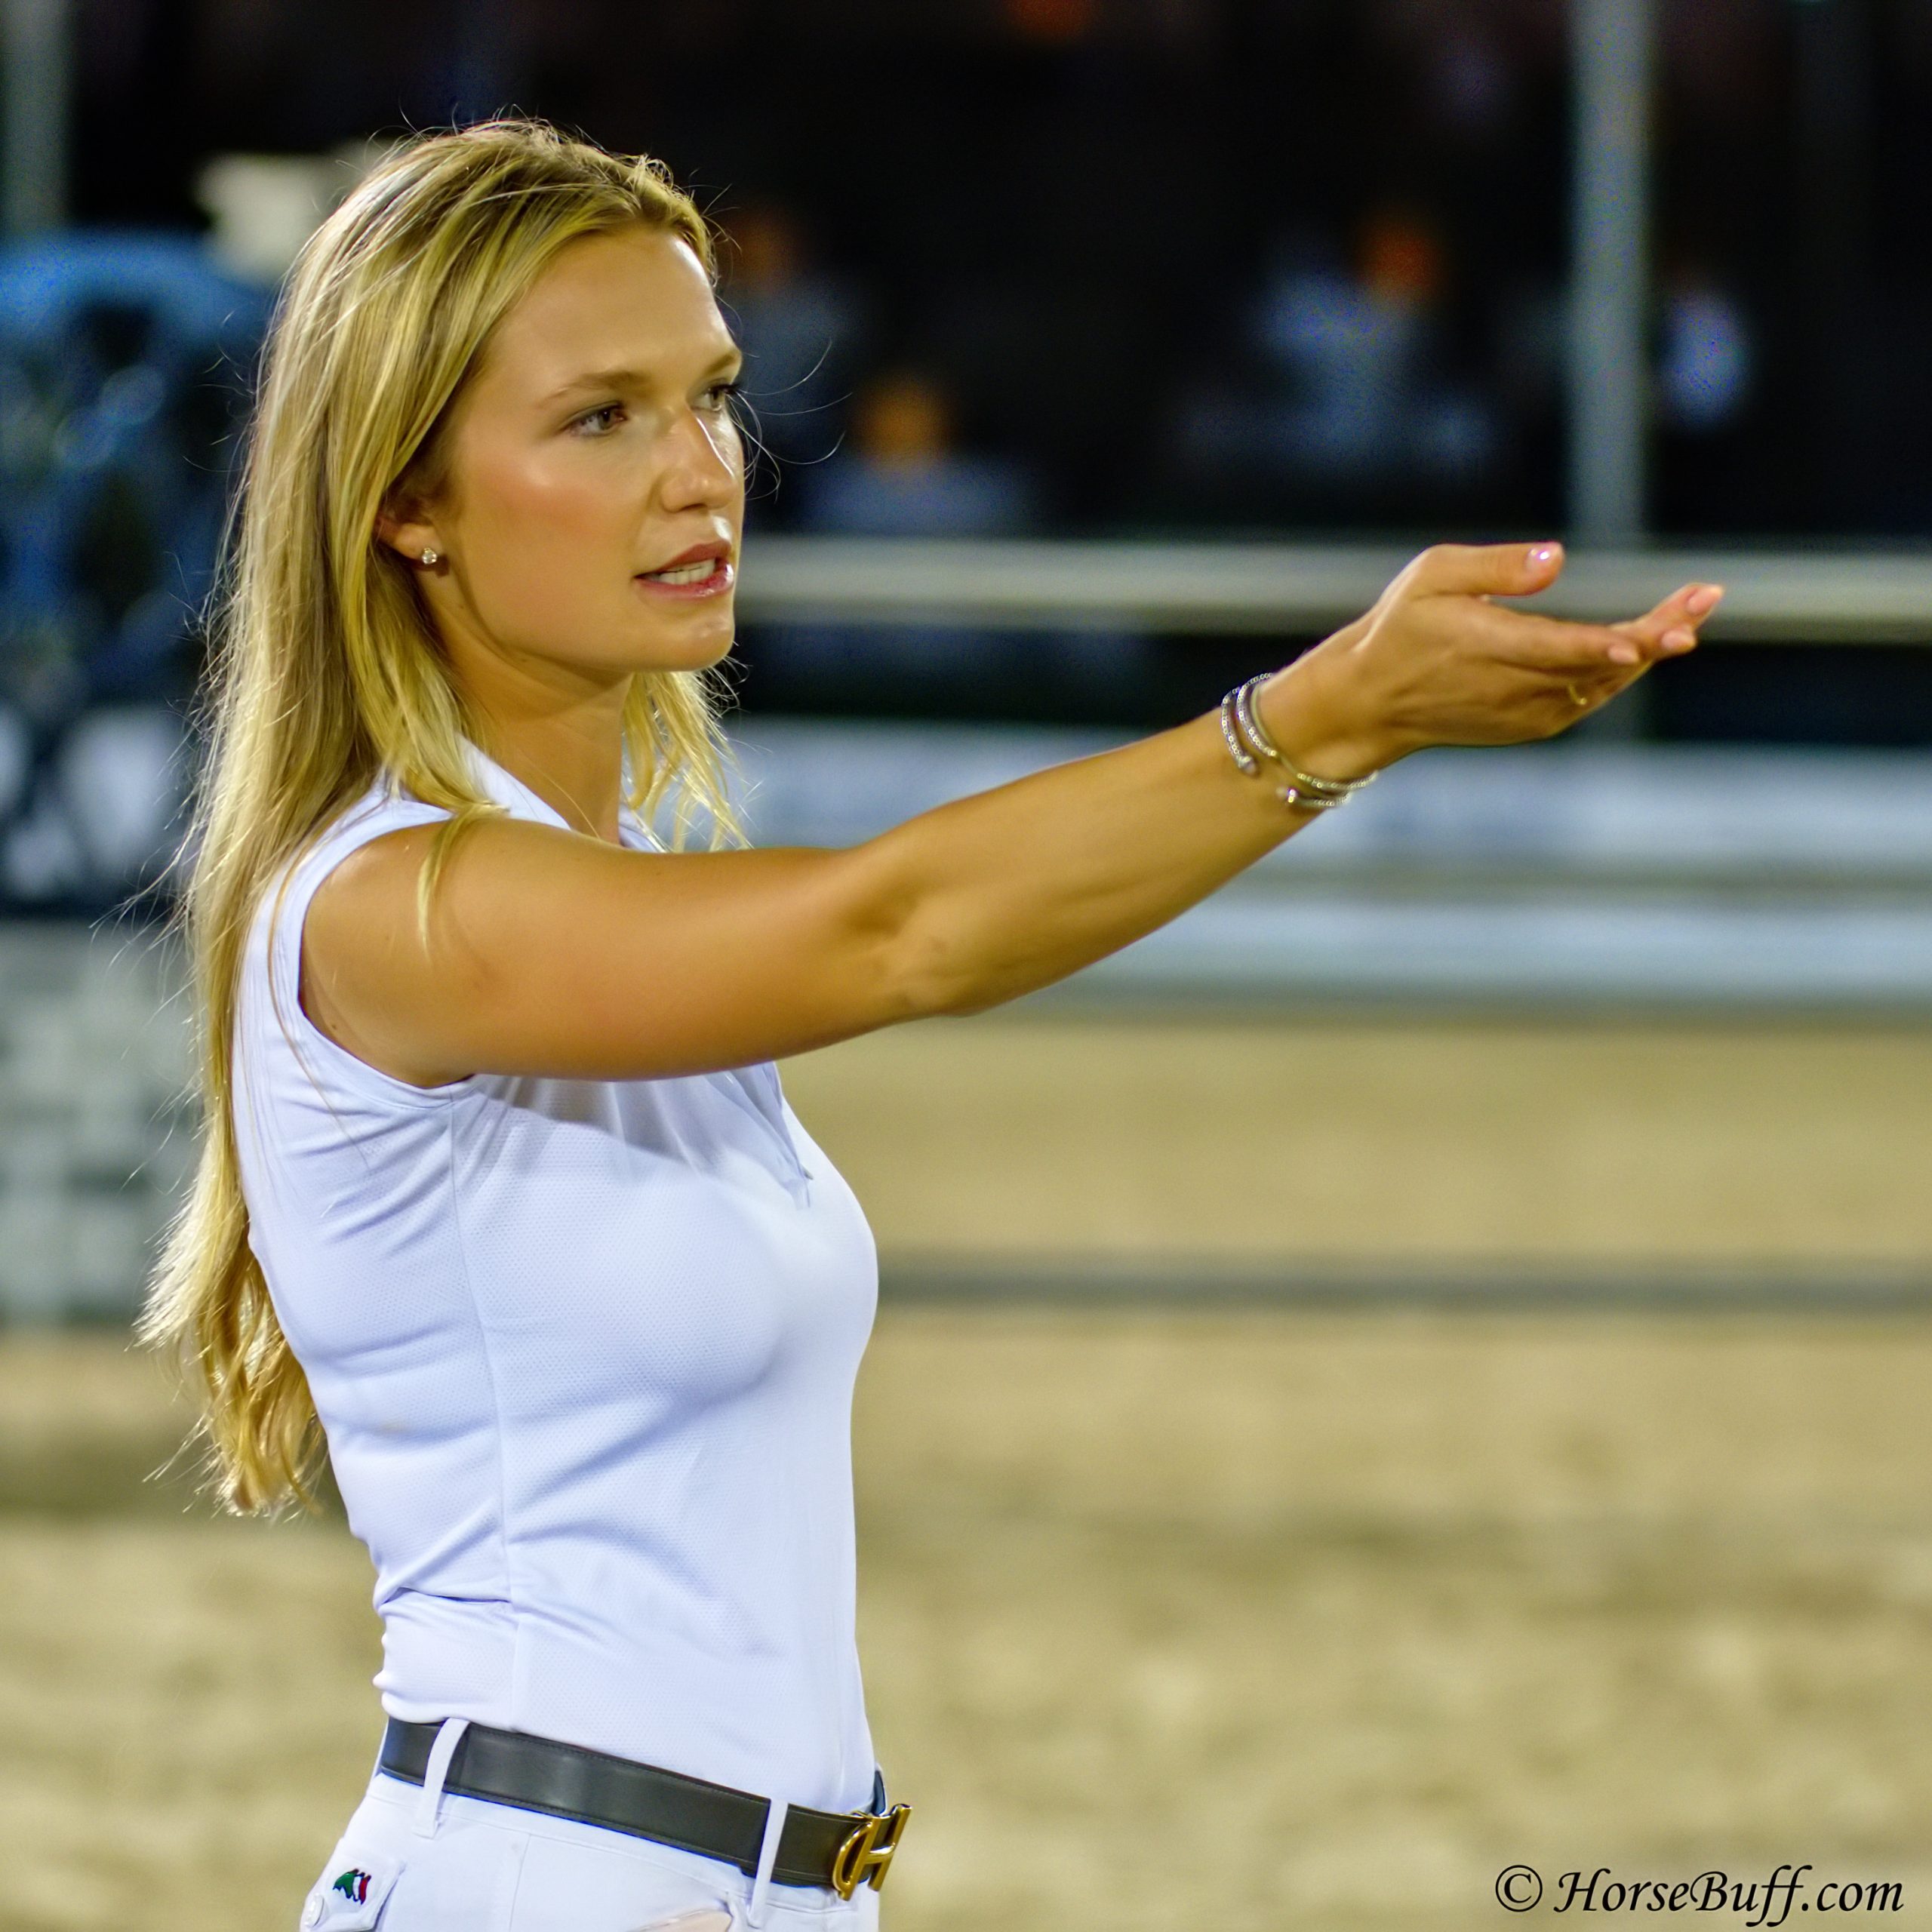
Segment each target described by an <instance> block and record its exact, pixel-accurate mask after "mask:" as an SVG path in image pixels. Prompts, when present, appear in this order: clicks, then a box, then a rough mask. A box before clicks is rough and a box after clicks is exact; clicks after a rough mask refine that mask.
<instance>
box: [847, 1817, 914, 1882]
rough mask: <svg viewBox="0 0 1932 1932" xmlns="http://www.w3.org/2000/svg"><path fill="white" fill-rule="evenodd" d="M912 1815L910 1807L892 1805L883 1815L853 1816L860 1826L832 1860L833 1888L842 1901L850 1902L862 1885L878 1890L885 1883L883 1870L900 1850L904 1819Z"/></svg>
mask: <svg viewBox="0 0 1932 1932" xmlns="http://www.w3.org/2000/svg"><path fill="white" fill-rule="evenodd" d="M852 1816H853V1817H855V1818H857V1819H858V1820H860V1824H859V1827H858V1829H857V1830H856V1831H855V1832H853V1834H852V1835H851V1837H850V1838H848V1839H847V1840H846V1841H845V1842H844V1844H841V1846H840V1847H838V1855H837V1856H836V1857H835V1858H834V1859H833V1860H832V1890H834V1891H835V1892H836V1893H837V1894H838V1896H839V1897H841V1899H849V1898H850V1897H851V1896H852V1894H854V1892H856V1891H857V1890H858V1889H859V1887H860V1884H869V1885H870V1886H871V1887H872V1890H874V1891H877V1890H878V1889H879V1887H881V1886H882V1885H883V1884H884V1883H885V1872H886V1867H887V1866H889V1865H890V1864H891V1863H892V1854H894V1852H895V1851H897V1850H898V1849H899V1841H900V1837H901V1836H902V1835H903V1833H904V1832H905V1829H906V1820H907V1819H908V1818H909V1817H911V1816H912V1806H911V1805H909V1804H895V1805H894V1806H893V1807H892V1808H891V1810H889V1811H884V1812H873V1811H854V1813H853V1814H852Z"/></svg>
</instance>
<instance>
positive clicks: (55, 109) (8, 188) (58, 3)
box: [0, 0, 69, 235]
mask: <svg viewBox="0 0 1932 1932" xmlns="http://www.w3.org/2000/svg"><path fill="white" fill-rule="evenodd" d="M68 25H69V23H68V0H4V7H0V59H4V60H5V81H4V90H5V91H4V97H0V113H4V115H5V129H4V131H3V132H0V219H4V222H5V229H6V232H7V233H8V235H38V234H41V233H43V232H45V231H46V230H47V229H51V228H58V227H60V226H62V225H63V223H65V222H66V219H67V111H68V85H69V75H68Z"/></svg>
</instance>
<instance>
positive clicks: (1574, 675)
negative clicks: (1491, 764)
mask: <svg viewBox="0 0 1932 1932" xmlns="http://www.w3.org/2000/svg"><path fill="white" fill-rule="evenodd" d="M1562 570H1563V550H1562V546H1561V545H1560V544H1556V543H1539V544H1535V545H1524V544H1520V543H1508V544H1497V545H1494V546H1486V547H1475V546H1467V545H1463V544H1454V543H1444V544H1440V545H1438V546H1436V547H1435V549H1429V550H1425V551H1424V552H1423V553H1422V555H1420V556H1419V557H1418V558H1416V560H1415V561H1414V563H1412V564H1411V565H1409V567H1408V568H1407V570H1405V571H1403V572H1402V574H1401V576H1400V577H1397V578H1396V579H1395V582H1394V583H1392V584H1390V585H1389V588H1388V589H1386V590H1385V591H1384V592H1383V593H1382V595H1381V596H1380V598H1378V599H1377V601H1376V604H1375V606H1374V608H1373V609H1372V610H1371V611H1368V612H1367V613H1366V614H1364V616H1362V617H1358V618H1357V619H1356V620H1355V622H1354V623H1352V624H1350V625H1349V626H1346V629H1342V630H1340V631H1337V632H1336V633H1335V635H1334V636H1333V637H1331V638H1328V639H1327V640H1326V641H1324V643H1322V644H1320V645H1317V646H1316V647H1315V649H1314V650H1312V651H1309V652H1308V653H1306V654H1305V655H1304V656H1303V657H1299V658H1297V660H1295V662H1294V663H1293V664H1291V665H1290V666H1288V667H1287V669H1285V670H1283V671H1280V672H1277V673H1276V674H1275V675H1274V676H1273V677H1272V678H1270V679H1269V681H1268V682H1267V683H1266V684H1265V685H1262V686H1261V687H1260V689H1259V690H1258V691H1257V692H1256V694H1255V699H1256V703H1257V706H1259V707H1260V714H1261V721H1262V723H1263V725H1264V726H1265V727H1266V729H1267V731H1269V734H1270V735H1271V736H1272V737H1273V738H1274V739H1275V742H1276V743H1278V744H1279V745H1280V746H1281V748H1282V749H1283V750H1284V752H1286V753H1287V755H1288V756H1289V757H1290V758H1293V759H1294V761H1295V762H1296V763H1297V764H1300V765H1301V766H1302V767H1303V769H1305V770H1306V771H1312V772H1313V773H1314V774H1315V775H1316V776H1317V777H1324V778H1356V777H1362V776H1364V775H1365V774H1367V773H1369V772H1371V771H1379V770H1380V768H1382V767H1383V766H1384V765H1387V764H1394V763H1395V761H1396V760H1397V759H1398V758H1404V757H1406V756H1407V755H1408V754H1409V753H1410V752H1414V751H1420V750H1421V749H1423V746H1426V745H1509V744H1520V743H1523V742H1524V741H1525V740H1530V739H1534V738H1550V737H1555V735H1556V734H1557V733H1558V732H1559V731H1564V730H1565V729H1567V728H1568V727H1569V726H1571V725H1572V724H1575V723H1576V722H1577V720H1578V719H1579V718H1587V717H1588V716H1589V714H1590V713H1591V712H1592V711H1594V710H1595V709H1598V707H1599V706H1601V705H1603V704H1605V703H1607V702H1608V701H1609V700H1611V698H1613V697H1616V696H1617V694H1618V693H1619V692H1620V691H1623V690H1624V689H1626V688H1627V687H1628V686H1629V685H1632V684H1634V683H1635V681H1636V680H1637V679H1638V678H1641V676H1642V675H1644V672H1646V671H1647V670H1648V669H1650V667H1651V666H1652V665H1653V664H1654V663H1657V661H1658V660H1660V658H1665V657H1681V655H1682V654H1684V652H1685V651H1690V650H1691V649H1693V648H1694V647H1695V645H1696V644H1697V629H1698V626H1700V624H1702V623H1703V621H1704V620H1705V619H1706V618H1707V617H1709V615H1710V614H1711V613H1712V611H1714V610H1715V609H1716V608H1717V605H1718V599H1719V598H1721V597H1722V596H1723V595H1724V592H1723V591H1722V589H1721V588H1720V587H1719V586H1717V585H1715V584H1696V583H1694V584H1686V585H1685V586H1684V587H1683V588H1682V589H1680V590H1678V591H1675V592H1672V595H1669V597H1666V598H1665V599H1664V600H1663V602H1662V603H1661V604H1660V605H1657V608H1655V609H1654V610H1653V611H1650V612H1649V613H1647V614H1646V615H1645V616H1643V617H1633V618H1632V619H1630V620H1629V621H1628V622H1626V623H1620V624H1607V625H1598V624H1577V623H1561V622H1559V621H1558V620H1555V619H1553V618H1549V617H1539V616H1537V615H1535V614H1533V613H1531V612H1527V611H1512V610H1507V609H1505V608H1502V607H1500V606H1499V605H1496V604H1494V603H1492V602H1491V601H1490V600H1491V598H1497V597H1527V596H1533V595H1535V594H1536V592H1538V591H1540V590H1547V589H1549V586H1551V585H1552V583H1555V581H1556V580H1557V578H1558V577H1559V576H1560V575H1561V573H1562Z"/></svg>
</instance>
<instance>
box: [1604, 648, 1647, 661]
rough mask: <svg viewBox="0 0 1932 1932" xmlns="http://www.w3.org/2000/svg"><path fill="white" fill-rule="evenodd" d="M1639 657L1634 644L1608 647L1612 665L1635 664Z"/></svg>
mask: <svg viewBox="0 0 1932 1932" xmlns="http://www.w3.org/2000/svg"><path fill="white" fill-rule="evenodd" d="M1641 655H1642V654H1641V652H1640V651H1638V648H1637V647H1636V646H1635V645H1634V644H1613V645H1611V647H1610V661H1611V663H1613V664H1635V663H1637V662H1638V659H1639V658H1640V657H1641Z"/></svg>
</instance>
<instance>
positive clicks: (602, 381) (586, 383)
mask: <svg viewBox="0 0 1932 1932" xmlns="http://www.w3.org/2000/svg"><path fill="white" fill-rule="evenodd" d="M744 359H745V358H744V355H743V352H742V351H741V350H740V349H739V348H738V346H737V344H736V343H734V344H733V345H732V346H731V347H730V348H728V349H720V350H719V351H718V353H717V354H716V355H714V356H713V357H712V358H711V361H710V364H709V368H707V370H706V374H714V373H715V372H717V371H721V370H728V369H736V368H738V367H739V366H740V365H741V364H742V363H743V361H744ZM657 380H658V378H657V376H656V375H655V374H653V373H652V372H651V371H650V370H648V369H632V368H623V369H588V370H586V371H585V372H584V373H583V374H582V375H580V376H573V377H571V379H570V380H569V381H568V382H567V383H565V384H564V386H562V387H561V389H552V391H551V392H550V393H549V395H546V397H545V398H543V402H544V404H545V405H549V404H550V403H553V402H561V401H563V400H564V398H565V397H566V396H573V395H577V394H578V393H579V392H580V391H582V390H584V389H651V388H654V387H655V386H656V384H657Z"/></svg>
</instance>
